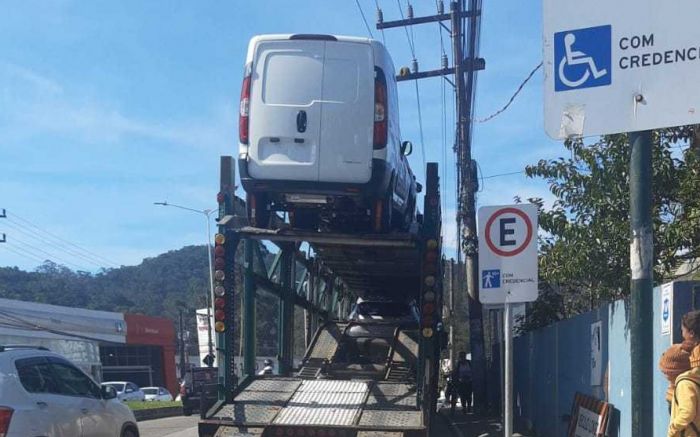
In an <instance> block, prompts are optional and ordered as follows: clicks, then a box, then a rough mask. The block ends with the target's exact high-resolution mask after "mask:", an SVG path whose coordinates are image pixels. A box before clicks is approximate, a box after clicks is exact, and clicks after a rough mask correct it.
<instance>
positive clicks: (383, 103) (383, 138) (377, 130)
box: [373, 67, 389, 149]
mask: <svg viewBox="0 0 700 437" xmlns="http://www.w3.org/2000/svg"><path fill="white" fill-rule="evenodd" d="M374 72H375V77H374V141H373V144H374V148H375V149H383V148H384V147H386V142H387V135H388V116H389V114H388V100H389V99H388V95H387V89H386V77H385V76H384V72H383V71H382V69H381V68H376V67H375V69H374Z"/></svg>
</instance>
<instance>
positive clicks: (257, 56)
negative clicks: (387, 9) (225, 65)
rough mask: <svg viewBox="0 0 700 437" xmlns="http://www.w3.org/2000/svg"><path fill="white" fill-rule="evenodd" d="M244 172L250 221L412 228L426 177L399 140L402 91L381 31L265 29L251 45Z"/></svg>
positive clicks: (242, 132)
mask: <svg viewBox="0 0 700 437" xmlns="http://www.w3.org/2000/svg"><path fill="white" fill-rule="evenodd" d="M238 126H239V158H238V165H239V172H240V177H241V182H242V184H243V187H244V188H245V190H246V192H247V193H248V195H247V202H246V204H247V207H248V217H249V219H250V222H251V225H253V226H257V227H267V226H268V224H269V222H270V217H271V214H272V213H273V212H275V211H286V212H287V213H288V214H289V221H290V223H291V225H292V226H293V227H297V228H309V229H317V228H318V227H328V228H336V229H337V228H346V227H357V226H358V225H360V226H364V227H369V228H371V229H373V230H374V231H377V232H386V231H389V230H391V229H407V228H408V227H409V226H410V224H411V223H412V222H413V221H414V218H415V209H416V193H417V192H420V189H421V188H420V185H419V184H417V183H416V181H415V177H414V176H413V173H412V172H411V169H410V167H409V164H408V159H407V156H408V155H409V154H410V153H411V149H412V145H411V143H410V142H408V141H404V142H402V141H401V133H400V130H399V108H398V91H397V86H396V79H395V71H394V65H393V62H392V60H391V57H390V56H389V52H388V51H387V50H386V48H385V47H384V46H383V45H382V44H381V43H380V42H378V41H375V40H371V39H366V38H354V37H344V36H332V35H300V34H297V35H262V36H256V37H254V38H253V39H252V40H251V41H250V43H249V45H248V54H247V57H246V64H245V74H244V79H243V86H242V90H241V101H240V118H239V125H238Z"/></svg>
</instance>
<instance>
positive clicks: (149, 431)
mask: <svg viewBox="0 0 700 437" xmlns="http://www.w3.org/2000/svg"><path fill="white" fill-rule="evenodd" d="M198 420H199V415H196V414H195V415H192V416H177V417H166V418H163V419H155V420H146V421H143V422H139V433H140V436H141V437H197V421H198Z"/></svg>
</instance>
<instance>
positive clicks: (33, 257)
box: [0, 243, 46, 264]
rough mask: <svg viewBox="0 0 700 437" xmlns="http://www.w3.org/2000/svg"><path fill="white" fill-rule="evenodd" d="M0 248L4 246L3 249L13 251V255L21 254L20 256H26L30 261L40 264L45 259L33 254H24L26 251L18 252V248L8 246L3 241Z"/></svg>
mask: <svg viewBox="0 0 700 437" xmlns="http://www.w3.org/2000/svg"><path fill="white" fill-rule="evenodd" d="M0 248H4V249H5V250H9V251H10V252H12V253H14V254H15V255H19V256H21V257H24V258H27V259H29V260H32V261H36V262H38V263H40V264H41V263H43V262H44V261H46V260H44V259H41V258H38V257H36V256H34V255H29V254H26V253H22V252H20V251H18V250H15V249H13V248H12V247H10V246H9V245H8V244H7V243H4V244H2V245H0Z"/></svg>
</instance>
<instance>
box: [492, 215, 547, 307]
mask: <svg viewBox="0 0 700 437" xmlns="http://www.w3.org/2000/svg"><path fill="white" fill-rule="evenodd" d="M479 279H480V281H479V300H480V301H481V303H485V304H497V303H517V302H531V301H534V300H536V299H537V207H536V206H535V205H532V204H522V205H508V206H484V207H481V208H479Z"/></svg>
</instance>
